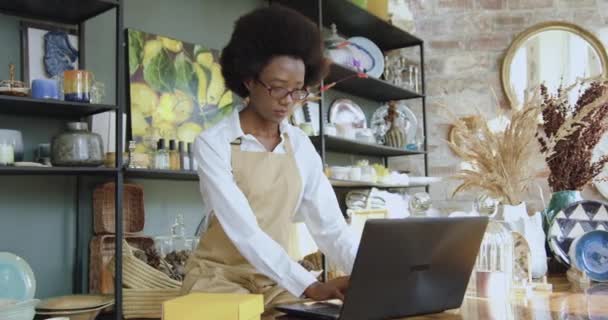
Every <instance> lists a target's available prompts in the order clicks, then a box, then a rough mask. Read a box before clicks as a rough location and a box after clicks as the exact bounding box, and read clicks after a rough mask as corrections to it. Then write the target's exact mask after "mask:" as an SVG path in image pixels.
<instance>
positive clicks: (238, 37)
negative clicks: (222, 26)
mask: <svg viewBox="0 0 608 320" xmlns="http://www.w3.org/2000/svg"><path fill="white" fill-rule="evenodd" d="M277 56H289V57H292V58H295V59H300V60H302V62H304V65H305V78H304V85H305V86H313V85H316V84H318V83H319V82H321V80H322V78H323V77H325V75H326V74H327V70H328V62H327V60H326V59H325V58H324V56H323V43H322V40H321V34H320V31H319V28H318V27H317V25H316V24H314V23H313V22H312V21H311V20H310V19H308V18H307V17H305V16H303V15H302V14H300V13H299V12H297V11H295V10H292V9H289V8H286V7H283V6H279V5H271V6H268V7H263V8H259V9H256V10H254V11H252V12H250V13H248V14H246V15H244V16H242V17H240V18H239V19H238V20H237V21H236V23H235V28H234V31H233V33H232V37H231V38H230V42H228V45H226V47H225V48H224V50H223V51H222V55H221V57H220V64H221V66H222V75H223V76H224V80H225V82H226V87H227V88H228V89H230V90H232V91H233V92H234V93H236V94H238V95H239V96H241V97H243V98H244V97H247V96H248V95H249V91H248V90H247V88H246V87H245V85H244V81H246V80H248V79H255V78H256V77H258V76H259V74H260V72H261V71H262V70H263V69H264V67H265V66H266V65H267V64H268V63H269V62H270V60H271V59H272V58H274V57H277Z"/></svg>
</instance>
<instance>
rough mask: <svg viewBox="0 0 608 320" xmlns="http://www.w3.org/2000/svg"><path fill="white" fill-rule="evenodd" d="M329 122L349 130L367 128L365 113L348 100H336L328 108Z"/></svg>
mask: <svg viewBox="0 0 608 320" xmlns="http://www.w3.org/2000/svg"><path fill="white" fill-rule="evenodd" d="M329 122H330V123H333V124H336V125H338V124H339V125H345V126H348V127H351V128H357V129H360V128H367V119H366V118H365V113H363V110H361V107H359V105H358V104H356V103H355V102H353V101H352V100H350V99H337V100H336V101H334V102H333V103H332V104H331V107H329Z"/></svg>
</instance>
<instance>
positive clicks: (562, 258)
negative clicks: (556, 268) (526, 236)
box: [547, 200, 608, 267]
mask: <svg viewBox="0 0 608 320" xmlns="http://www.w3.org/2000/svg"><path fill="white" fill-rule="evenodd" d="M593 230H604V231H606V230H608V204H606V203H603V202H599V201H592V200H584V201H579V202H576V203H573V204H571V205H570V206H568V207H566V208H565V209H564V210H562V211H560V212H559V213H558V214H557V215H556V216H555V219H554V220H553V222H552V223H551V225H550V226H549V232H548V233H547V239H548V241H549V248H550V249H551V252H553V254H554V255H555V257H556V258H557V260H558V261H559V262H561V263H562V264H564V265H565V266H567V267H570V258H569V257H568V250H569V249H570V245H571V244H572V241H573V240H574V239H576V238H578V237H580V236H582V235H583V234H585V233H587V232H590V231H593Z"/></svg>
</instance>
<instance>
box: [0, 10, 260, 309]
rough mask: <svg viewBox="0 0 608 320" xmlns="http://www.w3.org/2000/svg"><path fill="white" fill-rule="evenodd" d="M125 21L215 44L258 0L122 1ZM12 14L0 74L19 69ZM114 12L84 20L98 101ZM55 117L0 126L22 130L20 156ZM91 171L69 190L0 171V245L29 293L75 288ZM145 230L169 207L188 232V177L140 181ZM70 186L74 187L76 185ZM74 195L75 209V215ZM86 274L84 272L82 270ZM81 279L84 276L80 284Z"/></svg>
mask: <svg viewBox="0 0 608 320" xmlns="http://www.w3.org/2000/svg"><path fill="white" fill-rule="evenodd" d="M124 2H125V6H124V7H125V21H124V22H125V27H127V28H135V29H139V30H143V31H147V32H152V33H158V34H163V35H167V36H170V37H175V38H178V39H182V40H184V41H189V42H194V43H200V44H204V45H206V46H208V47H211V48H216V49H221V48H223V46H224V44H225V43H226V42H227V40H228V38H229V37H230V32H231V30H232V25H233V23H234V20H235V19H236V18H237V17H238V16H240V15H241V14H243V13H245V12H247V11H249V10H251V9H253V8H255V7H257V6H260V5H263V4H264V1H262V0H223V1H222V0H179V1H169V0H125V1H124ZM19 21H20V20H19V18H16V17H11V16H5V15H0V41H1V42H2V43H3V45H2V46H0V57H2V58H3V59H2V64H0V78H2V79H4V78H5V77H7V76H8V65H7V63H6V62H14V63H15V64H17V66H18V68H17V72H18V74H20V71H19V70H20V66H19V61H20V44H19ZM114 22H115V15H114V12H113V11H112V12H108V13H106V14H103V15H101V16H99V17H96V18H94V19H91V20H89V21H88V22H87V24H86V36H87V41H86V42H85V46H86V47H85V51H86V64H87V69H89V70H91V71H93V72H94V74H95V77H96V79H97V80H100V81H102V82H104V83H105V85H106V99H105V100H106V102H108V103H112V102H113V101H114V99H115V93H114V89H113V86H114V85H115V73H114V62H115V59H114V58H115V54H114V53H115V38H114V35H115V29H114ZM62 125H63V121H59V120H57V121H55V120H48V119H42V118H27V117H18V116H7V115H0V128H15V129H19V130H22V132H23V134H24V142H25V144H26V158H27V159H32V157H33V155H32V152H33V151H32V150H33V148H34V147H35V145H37V144H38V143H43V142H48V141H49V140H50V137H51V136H52V135H53V134H55V133H57V132H59V131H60V130H61V127H62ZM102 182H103V180H100V179H99V178H85V179H82V180H81V181H80V184H79V190H77V184H76V178H75V177H61V176H54V177H40V176H38V177H33V176H10V177H9V176H0V251H10V252H13V253H15V254H17V255H19V256H21V257H23V258H24V259H26V260H27V261H28V262H29V263H30V265H31V266H32V268H33V269H34V272H35V274H36V277H37V282H38V290H37V297H39V298H45V297H49V296H54V295H60V294H67V293H71V292H72V291H73V290H76V291H79V290H80V289H81V288H74V281H73V277H74V275H73V271H74V268H73V266H74V264H75V259H76V258H75V257H76V256H77V253H76V252H75V247H76V237H77V236H76V228H75V226H76V223H77V216H78V217H79V220H78V221H79V222H78V223H79V224H80V225H81V226H82V227H81V229H80V230H81V231H83V233H84V234H81V235H80V237H79V239H81V240H80V244H81V246H82V247H83V251H81V252H80V254H81V255H82V256H83V257H84V261H83V262H86V259H87V257H88V252H87V250H86V249H87V247H88V245H89V244H88V240H89V239H90V234H91V216H92V214H91V198H92V189H93V188H94V187H95V186H96V185H98V184H99V183H102ZM135 182H136V183H140V184H142V185H143V187H144V194H145V199H146V202H145V209H146V219H147V220H146V227H145V230H144V233H145V234H147V235H157V234H164V233H167V232H168V224H170V223H172V220H173V218H174V216H175V215H176V214H177V213H183V214H184V215H185V222H186V227H187V231H188V232H189V233H194V230H195V227H196V225H197V224H198V222H199V221H200V219H201V210H200V206H201V200H200V195H199V191H198V184H197V183H196V182H176V181H144V180H137V181H135ZM77 191H78V192H77ZM77 201H79V202H80V205H79V207H80V208H81V210H80V211H79V212H78V214H77V212H76V211H77V210H76V208H77V204H76V203H77ZM82 278H83V279H86V274H84V275H82ZM85 286H86V283H85Z"/></svg>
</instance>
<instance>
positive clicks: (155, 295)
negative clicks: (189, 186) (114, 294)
mask: <svg viewBox="0 0 608 320" xmlns="http://www.w3.org/2000/svg"><path fill="white" fill-rule="evenodd" d="M122 294H123V298H122V304H123V316H124V317H125V319H133V318H147V319H160V318H161V317H162V308H163V302H165V301H167V300H171V299H174V298H177V297H179V296H180V289H123V290H122Z"/></svg>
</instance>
